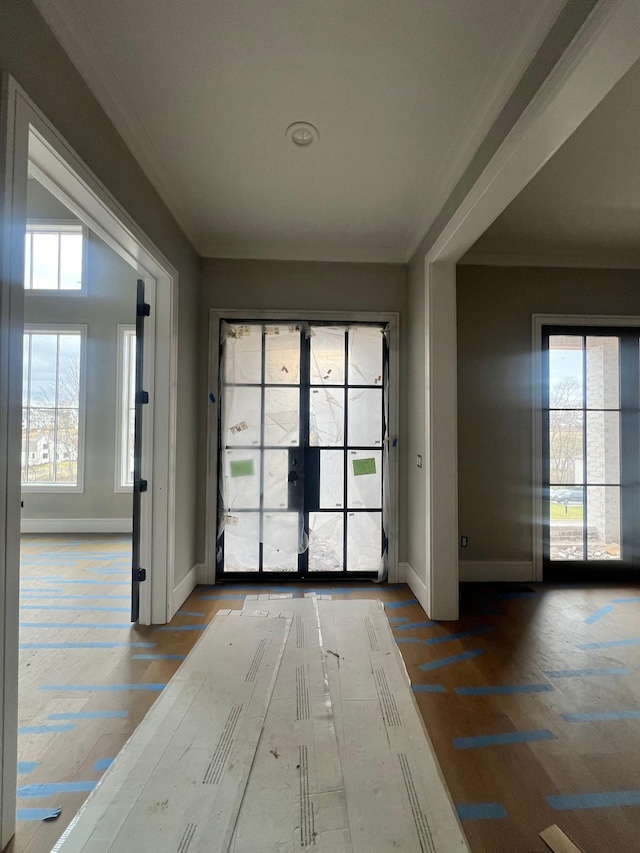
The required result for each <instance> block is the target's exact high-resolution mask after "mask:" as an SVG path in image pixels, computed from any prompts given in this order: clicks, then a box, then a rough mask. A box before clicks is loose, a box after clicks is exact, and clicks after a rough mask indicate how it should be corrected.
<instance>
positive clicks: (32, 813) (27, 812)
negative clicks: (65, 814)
mask: <svg viewBox="0 0 640 853" xmlns="http://www.w3.org/2000/svg"><path fill="white" fill-rule="evenodd" d="M58 814H60V809H52V808H51V806H49V808H47V809H16V820H50V819H51V818H54V817H57V815H58Z"/></svg>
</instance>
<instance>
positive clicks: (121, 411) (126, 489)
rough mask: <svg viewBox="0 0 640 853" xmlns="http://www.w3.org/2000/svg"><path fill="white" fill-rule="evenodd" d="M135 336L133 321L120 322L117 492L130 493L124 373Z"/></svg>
mask: <svg viewBox="0 0 640 853" xmlns="http://www.w3.org/2000/svg"><path fill="white" fill-rule="evenodd" d="M131 333H133V335H134V336H135V333H136V327H135V325H134V324H133V323H118V359H117V364H118V376H117V382H116V458H115V463H116V464H115V470H114V477H115V485H114V491H115V492H122V493H125V494H126V493H129V494H131V493H132V492H133V483H130V484H126V483H124V482H123V479H124V478H123V476H122V475H123V471H124V453H125V450H126V442H125V441H124V436H125V430H126V429H127V428H128V421H127V407H126V406H125V400H124V392H125V375H124V354H125V340H126V338H127V336H128V335H131Z"/></svg>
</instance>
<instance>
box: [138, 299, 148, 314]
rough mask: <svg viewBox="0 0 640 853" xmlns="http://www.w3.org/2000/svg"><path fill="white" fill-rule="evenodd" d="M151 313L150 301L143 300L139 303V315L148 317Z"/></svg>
mask: <svg viewBox="0 0 640 853" xmlns="http://www.w3.org/2000/svg"><path fill="white" fill-rule="evenodd" d="M150 314H151V305H149V303H148V302H142V303H141V304H140V305H138V317H148V316H149V315H150Z"/></svg>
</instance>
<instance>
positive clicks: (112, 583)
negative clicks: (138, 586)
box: [34, 578, 130, 586]
mask: <svg viewBox="0 0 640 853" xmlns="http://www.w3.org/2000/svg"><path fill="white" fill-rule="evenodd" d="M34 580H39V578H34ZM55 582H56V583H84V584H94V585H98V586H129V585H130V581H96V580H84V579H83V580H62V581H55ZM50 583H54V581H50Z"/></svg>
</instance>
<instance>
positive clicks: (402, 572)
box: [396, 563, 409, 583]
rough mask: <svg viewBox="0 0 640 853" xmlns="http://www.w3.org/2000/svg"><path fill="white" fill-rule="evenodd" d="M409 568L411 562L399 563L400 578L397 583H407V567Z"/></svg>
mask: <svg viewBox="0 0 640 853" xmlns="http://www.w3.org/2000/svg"><path fill="white" fill-rule="evenodd" d="M408 568H409V563H398V578H397V581H396V583H406V582H407V569H408Z"/></svg>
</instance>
